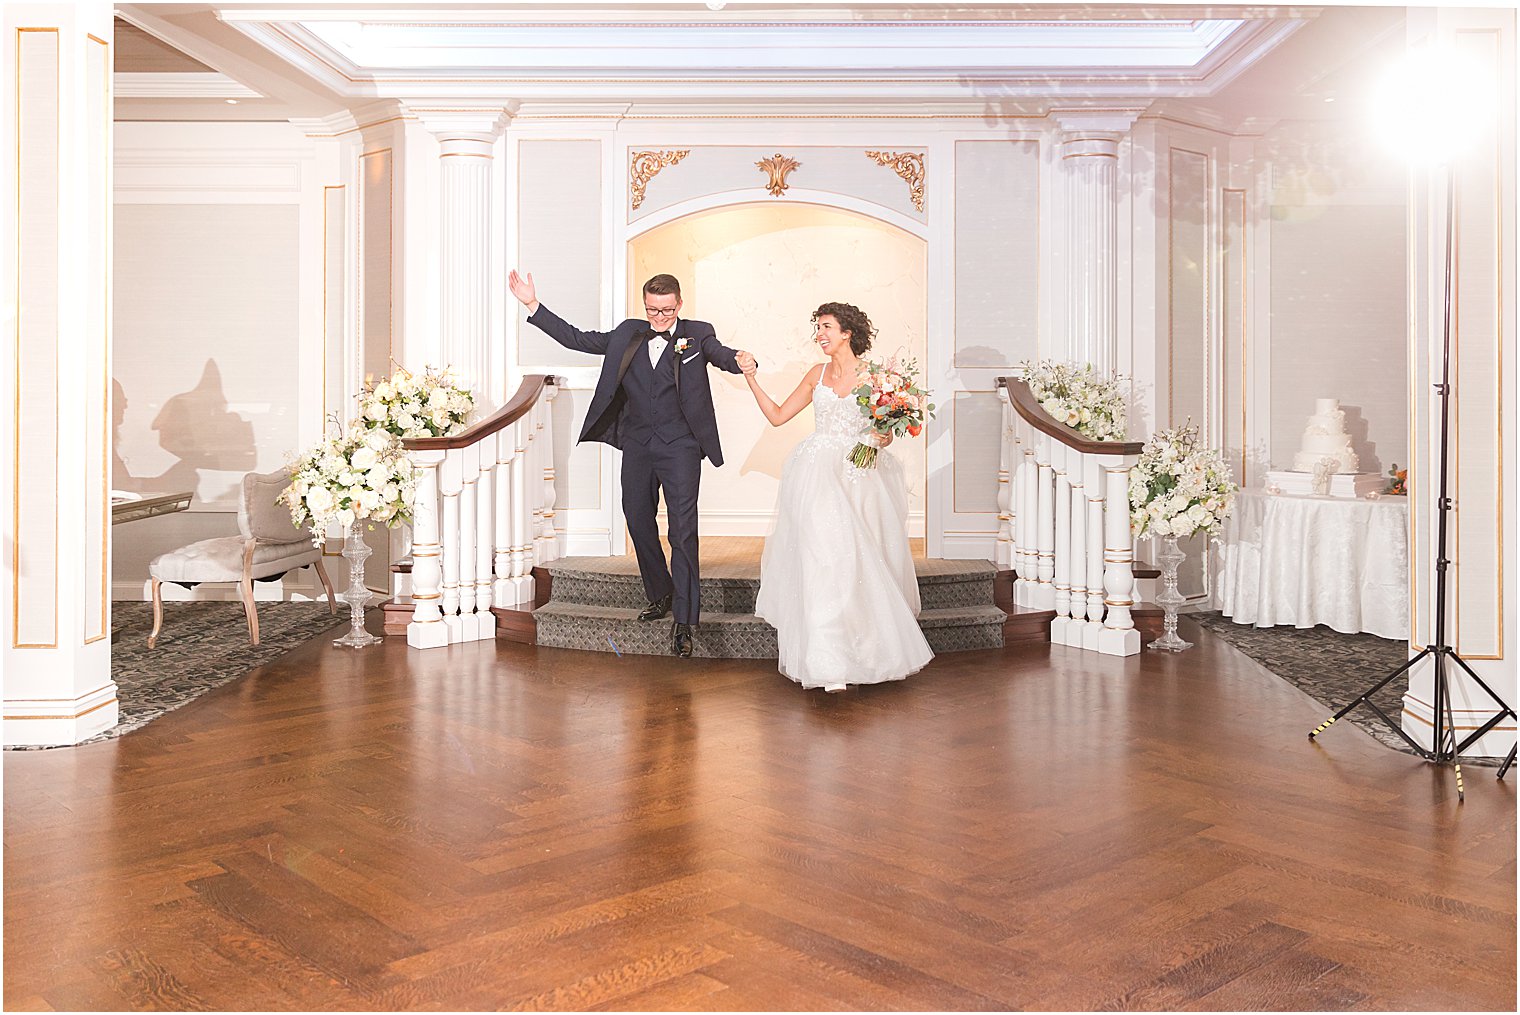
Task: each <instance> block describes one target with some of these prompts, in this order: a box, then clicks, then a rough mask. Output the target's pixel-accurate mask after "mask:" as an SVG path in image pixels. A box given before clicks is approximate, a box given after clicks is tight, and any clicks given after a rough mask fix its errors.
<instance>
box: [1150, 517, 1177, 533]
mask: <svg viewBox="0 0 1520 1015" xmlns="http://www.w3.org/2000/svg"><path fill="white" fill-rule="evenodd" d="M1150 531H1151V532H1153V533H1155V534H1156V535H1158V536H1170V535H1171V534H1172V525H1171V523H1170V522H1168V521H1167V520H1166V519H1165V518H1157V519H1155V520H1154V521H1152V522H1151V527H1150Z"/></svg>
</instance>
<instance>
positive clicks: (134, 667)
mask: <svg viewBox="0 0 1520 1015" xmlns="http://www.w3.org/2000/svg"><path fill="white" fill-rule="evenodd" d="M347 620H348V608H347V607H346V606H343V607H340V610H339V614H338V615H337V616H333V615H332V614H330V613H328V612H327V603H326V602H317V603H287V602H271V603H259V644H258V646H257V647H255V646H253V645H250V644H249V643H248V625H247V622H246V621H245V620H244V619H243V607H242V604H241V603H165V604H164V626H163V630H162V631H161V632H160V633H159V637H158V647H157V648H153V649H150V648H148V632H149V631H151V630H153V604H152V603H137V602H115V603H112V604H111V677H112V679H113V680H115V681H116V698H117V701H118V702H119V704H120V708H121V719H120V721H119V722H118V723H117V724H116V725H115V726H113V727H112V728H111V729H109V730H106V731H105V732H104V733H100V734H98V735H96V736H93V737H91V738H90V739H88V740H83V741H81V742H80V743H79V744H74V745H72V746H75V747H78V746H81V745H82V744H93V743H97V742H99V741H101V740H110V739H111V738H113V737H119V736H121V735H122V734H124V733H130V732H132V731H133V730H135V729H140V728H142V727H143V726H146V725H147V724H148V723H150V722H152V721H153V720H154V719H157V718H158V717H159V716H161V715H163V714H164V713H166V712H172V711H174V710H175V709H176V708H179V707H180V706H182V705H188V704H189V703H190V702H192V701H194V700H195V699H196V698H198V697H200V696H201V695H202V694H205V693H206V692H207V691H209V690H211V689H212V688H213V687H221V686H222V685H223V684H227V683H230V682H232V681H234V680H236V679H237V678H238V677H241V676H242V675H243V674H245V673H247V672H248V671H249V670H253V669H256V668H258V667H260V666H263V665H264V664H265V663H269V662H273V661H274V660H275V659H278V658H279V657H280V656H282V655H284V654H285V653H286V652H289V651H290V650H291V649H293V648H295V647H296V646H297V645H299V644H301V643H302V642H304V641H306V640H307V639H309V638H311V637H313V636H314V635H317V634H320V633H322V632H323V631H326V630H328V629H329V628H332V627H336V626H337V625H339V624H342V623H346V622H347ZM46 749H48V748H42V747H8V748H6V750H13V751H26V750H32V751H35V750H46Z"/></svg>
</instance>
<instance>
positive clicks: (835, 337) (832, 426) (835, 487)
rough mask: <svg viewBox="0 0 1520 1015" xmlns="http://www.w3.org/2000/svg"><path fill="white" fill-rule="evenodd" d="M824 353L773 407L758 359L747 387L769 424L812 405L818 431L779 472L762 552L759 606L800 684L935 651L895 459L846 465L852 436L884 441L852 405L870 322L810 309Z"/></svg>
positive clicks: (834, 686) (889, 674)
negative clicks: (924, 625) (923, 620)
mask: <svg viewBox="0 0 1520 1015" xmlns="http://www.w3.org/2000/svg"><path fill="white" fill-rule="evenodd" d="M813 324H814V329H815V333H814V338H813V340H814V341H815V342H817V343H818V347H819V349H821V350H822V351H823V353H824V355H826V356H827V357H828V362H826V363H820V364H818V365H817V366H815V367H813V368H812V369H811V370H809V371H808V372H807V374H806V375H805V376H804V377H803V378H802V381H801V383H799V384H798V385H797V390H795V391H793V392H792V393H791V394H790V395H788V396H787V399H786V401H785V402H783V403H781V404H780V405H777V404H776V403H775V401H773V400H772V399H771V397H770V396H769V395H767V394H766V393H765V391H764V390H763V389H762V388H761V387H760V383H759V381H758V380H756V378H755V370H754V368H753V366H752V367H751V368H750V369H749V370H746V371H745V376H746V378H747V379H748V381H749V389H750V391H751V392H753V393H754V396H755V402H756V403H757V404H758V405H759V406H760V411H761V412H762V413H764V414H765V418H766V419H767V420H769V421H770V424H771V426H780V425H781V424H783V423H785V422H786V421H787V420H789V419H791V418H792V417H793V416H795V415H797V414H798V413H799V412H801V411H802V410H803V407H804V406H807V405H812V407H813V426H814V429H813V432H812V433H811V434H809V435H808V436H807V437H806V438H804V439H803V441H802V442H801V443H800V444H798V445H797V447H796V448H795V449H794V450H793V451H792V453H791V456H790V457H788V458H787V460H786V464H785V466H784V467H783V468H782V470H781V490H780V494H779V496H778V498H777V499H778V511H777V517H776V529H775V532H774V533H772V535H771V537H770V538H769V539H767V540H766V542H765V552H764V554H763V556H762V557H761V559H760V593H759V598H758V600H757V602H756V606H755V613H756V614H757V615H758V616H759V617H760V618H761V619H762V620H764V621H766V622H767V623H768V624H770V625H771V626H772V627H774V628H775V629H776V641H777V644H778V645H779V646H780V650H781V651H780V665H781V672H782V673H783V674H785V675H786V676H787V677H789V678H791V679H792V680H795V681H796V682H797V683H799V684H801V685H802V686H803V687H822V688H823V689H824V690H826V691H843V690H844V689H845V685H846V684H877V683H882V682H884V681H888V680H901V679H903V678H904V677H906V676H908V674H910V673H916V672H918V671H919V670H921V669H923V667H924V665H925V664H926V663H928V662H929V660H930V659H932V658H933V657H934V653H933V652H931V651H930V650H929V643H928V642H926V641H925V640H924V635H923V632H922V631H920V630H919V628H918V621H917V617H918V611H919V598H918V580H917V577H916V575H915V573H914V569H913V555H912V554H911V553H910V552H909V550H908V530H907V520H908V489H907V483H906V482H905V481H904V479H903V470H902V463H900V462H899V461H898V460H897V459H896V458H895V457H894V456H892V455H890V454H886V453H882V454H880V455H879V456H878V457H877V460H876V462H877V464H876V468H874V469H857V468H856V467H855V466H854V465H852V464H850V462H849V460H848V459H849V454H850V449H851V448H853V447H854V446H855V445H856V444H857V443H860V442H869V443H875V444H876V445H877V446H878V447H885V446H886V444H889V443H891V437H885V438H881V437H878V436H877V435H876V434H874V433H872V432H870V428H869V426H868V425H867V422H866V418H865V416H864V415H862V414H861V412H860V408H859V406H858V405H857V404H856V402H855V395H854V391H855V388H856V387H857V386H859V383H860V381H859V378H860V375H861V374H862V372H863V370H864V364H863V363H861V361H860V357H861V355H862V354H863V353H865V351H866V350H867V349H869V348H870V347H871V336H872V334H873V330H872V328H871V322H870V320H869V319H868V318H867V317H866V315H865V314H864V313H862V312H861V311H860V310H859V309H857V308H856V307H852V306H850V305H849V304H848V303H825V304H824V305H823V306H821V307H819V308H818V309H817V310H816V311H815V312H814V313H813Z"/></svg>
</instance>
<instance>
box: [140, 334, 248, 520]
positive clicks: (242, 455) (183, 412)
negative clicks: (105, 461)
mask: <svg viewBox="0 0 1520 1015" xmlns="http://www.w3.org/2000/svg"><path fill="white" fill-rule="evenodd" d="M111 389H112V396H111V406H112V420H113V424H114V425H113V440H112V443H111V486H112V488H113V489H116V490H127V491H130V492H133V493H171V492H175V491H179V490H199V488H200V474H201V470H203V469H205V470H219V471H235V470H239V469H242V470H245V471H246V470H251V469H252V468H253V467H254V465H255V463H256V462H257V460H258V450H257V448H255V446H254V439H253V424H252V423H250V422H249V421H248V420H246V419H244V418H243V417H242V416H239V415H238V414H237V413H235V412H232V411H230V410H229V409H228V407H227V396H226V395H225V394H224V393H223V392H222V372H221V370H220V368H218V367H217V365H216V360H214V359H208V360H206V366H205V368H204V369H203V370H202V371H201V379H200V381H199V382H197V383H196V385H195V387H193V388H191V389H190V390H189V391H184V392H181V393H180V394H177V395H173V396H171V397H170V398H169V399H167V400H166V401H165V402H164V404H163V408H161V409H160V410H159V412H158V415H157V416H156V417H154V420H153V423H152V427H151V428H152V429H153V430H155V431H157V432H158V443H159V446H160V447H161V448H163V449H164V450H165V451H167V452H168V453H169V454H171V455H173V456H174V457H175V458H177V459H179V461H178V462H177V463H175V464H174V465H171V466H170V467H169V468H168V469H166V470H165V471H164V472H162V473H160V474H159V475H157V476H146V475H136V474H134V473H133V472H132V470H131V468H130V466H129V464H128V462H127V461H126V460H125V459H123V458H122V457H121V453H120V445H121V426H122V423H123V421H124V420H125V419H126V416H127V405H128V402H127V392H126V389H125V388H123V387H122V386H121V382H120V381H118V380H115V379H113V380H112V381H111Z"/></svg>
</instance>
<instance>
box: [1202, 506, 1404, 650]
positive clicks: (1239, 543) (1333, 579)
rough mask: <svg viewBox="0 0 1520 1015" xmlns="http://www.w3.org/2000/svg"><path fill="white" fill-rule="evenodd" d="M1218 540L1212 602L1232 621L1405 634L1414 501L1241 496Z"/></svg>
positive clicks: (1382, 634)
mask: <svg viewBox="0 0 1520 1015" xmlns="http://www.w3.org/2000/svg"><path fill="white" fill-rule="evenodd" d="M1222 540H1223V545H1222V546H1220V547H1219V548H1218V551H1217V552H1218V553H1219V557H1220V564H1221V567H1220V569H1219V571H1218V574H1219V580H1218V582H1216V583H1215V592H1214V598H1215V604H1216V605H1217V606H1218V607H1219V608H1220V609H1221V610H1222V611H1223V612H1224V615H1225V616H1226V617H1229V618H1231V619H1232V620H1234V621H1235V623H1237V624H1251V625H1254V626H1256V627H1276V626H1280V625H1287V626H1292V627H1299V628H1308V627H1313V626H1315V625H1316V624H1324V625H1325V626H1327V627H1330V628H1332V629H1333V630H1336V631H1340V632H1341V633H1342V634H1357V633H1365V634H1375V635H1377V636H1378V637H1380V638H1395V639H1399V640H1405V639H1407V638H1408V637H1409V505H1408V498H1406V497H1380V498H1378V499H1376V500H1367V499H1365V498H1358V499H1351V498H1345V497H1299V496H1290V495H1286V494H1280V495H1276V496H1273V495H1272V494H1269V493H1266V492H1265V491H1261V490H1242V491H1241V492H1240V494H1239V496H1237V497H1236V499H1235V509H1234V510H1233V511H1232V512H1231V513H1230V516H1229V517H1228V518H1227V519H1226V520H1225V524H1224V531H1223V534H1222Z"/></svg>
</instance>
